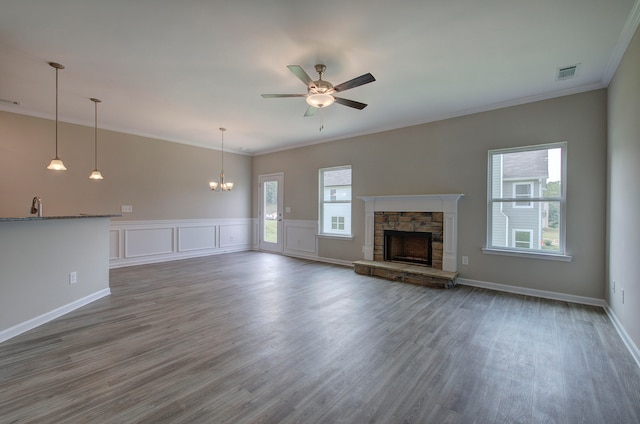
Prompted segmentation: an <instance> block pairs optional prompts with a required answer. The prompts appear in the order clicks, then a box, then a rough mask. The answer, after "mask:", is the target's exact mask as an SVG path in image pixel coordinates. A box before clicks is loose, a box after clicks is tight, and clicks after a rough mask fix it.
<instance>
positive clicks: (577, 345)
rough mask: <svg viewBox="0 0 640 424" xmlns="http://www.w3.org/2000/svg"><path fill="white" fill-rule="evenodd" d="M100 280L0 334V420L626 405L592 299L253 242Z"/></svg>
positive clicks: (385, 414) (622, 380)
mask: <svg viewBox="0 0 640 424" xmlns="http://www.w3.org/2000/svg"><path fill="white" fill-rule="evenodd" d="M110 280H111V291H112V294H111V296H109V297H106V298H103V299H100V300H98V301H96V302H94V303H92V304H90V305H87V306H85V307H83V308H81V309H78V310H76V311H74V312H72V313H70V314H67V315H65V316H63V317H61V318H59V319H57V320H55V321H52V322H50V323H48V324H45V325H43V326H41V327H39V328H37V329H35V330H32V331H29V332H28V333H25V334H23V335H20V336H18V337H15V338H13V339H11V340H9V341H6V342H4V343H2V344H0V422H2V423H26V422H29V423H31V422H36V423H133V422H136V423H137V422H143V423H160V422H171V423H254V422H255V423H258V422H265V423H338V422H345V423H360V422H376V423H396V422H397V423H638V422H640V368H639V367H638V366H637V365H636V363H635V362H634V360H633V358H632V357H631V355H630V354H629V352H628V351H627V350H626V348H625V346H624V344H623V343H622V341H621V339H620V338H619V336H618V335H617V333H616V331H615V329H614V328H613V326H612V324H611V323H610V321H609V319H608V318H607V316H606V314H605V313H604V311H603V310H602V309H600V308H596V307H590V306H583V305H577V304H569V303H566V302H559V301H551V300H545V299H538V298H532V297H527V296H521V295H512V294H505V293H499V292H494V291H489V290H483V289H477V288H471V287H464V286H462V287H456V288H454V289H451V290H442V289H430V288H424V287H419V286H411V285H406V284H401V283H393V282H389V281H386V280H382V279H377V278H372V277H365V276H361V275H357V274H355V273H354V272H353V270H352V269H350V268H345V267H339V266H333V265H327V264H319V263H312V262H308V261H304V260H298V259H293V258H288V257H283V256H279V255H271V254H264V253H257V252H244V253H234V254H227V255H220V256H212V257H207V258H199V259H189V260H183V261H175V262H168V263H162V264H154V265H143V266H136V267H129V268H121V269H114V270H111V277H110Z"/></svg>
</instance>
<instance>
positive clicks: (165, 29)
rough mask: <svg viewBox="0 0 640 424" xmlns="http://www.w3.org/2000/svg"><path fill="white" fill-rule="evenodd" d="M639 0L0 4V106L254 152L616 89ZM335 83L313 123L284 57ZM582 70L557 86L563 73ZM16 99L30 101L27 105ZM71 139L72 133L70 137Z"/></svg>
mask: <svg viewBox="0 0 640 424" xmlns="http://www.w3.org/2000/svg"><path fill="white" fill-rule="evenodd" d="M639 3H640V0H510V1H504V0H483V1H478V0H415V1H412V0H398V1H389V0H358V1H349V0H342V1H334V0H324V1H317V0H316V1H310V0H281V1H277V0H272V1H264V0H253V1H250V0H234V1H233V2H231V1H222V0H218V1H212V0H183V1H179V2H178V1H175V0H108V1H107V0H56V1H51V0H29V1H25V0H0V99H3V100H2V101H0V109H1V110H5V111H11V112H16V113H21V114H27V115H34V116H42V117H47V118H52V117H53V116H54V113H55V70H54V69H53V68H51V67H50V66H49V65H48V64H47V62H49V61H54V62H59V63H61V64H63V65H65V66H66V69H65V70H62V71H60V74H59V86H60V96H59V104H60V106H59V109H60V119H61V120H62V121H67V122H73V123H79V124H84V125H88V126H93V125H94V105H93V103H92V102H91V101H90V100H89V98H90V97H97V98H100V99H101V100H102V103H101V104H100V105H99V109H98V126H99V127H100V128H108V129H112V130H117V131H122V132H126V133H132V134H140V135H146V136H150V137H154V138H159V139H163V140H169V141H176V142H182V143H186V144H193V145H197V146H203V147H211V148H218V147H219V144H220V132H219V131H218V128H219V127H222V126H224V127H226V128H227V129H228V131H227V133H226V134H225V148H229V149H230V150H233V151H237V152H244V153H246V154H250V155H254V154H260V153H264V152H269V151H276V150H282V149H287V148H291V147H294V146H299V145H305V144H313V143H320V142H324V141H330V140H335V139H340V138H345V137H349V136H353V135H358V134H366V133H374V132H379V131H383V130H388V129H393V128H400V127H405V126H409V125H414V124H420V123H424V122H430V121H435V120H439V119H443V118H448V117H453V116H459V115H464V114H467V113H472V112H477V111H482V110H490V109H494V108H498V107H502V106H508V105H513V104H519V103H524V102H527V101H531V100H538V99H544V98H551V97H556V96H560V95H564V94H570V93H577V92H582V91H586V90H591V89H595V88H601V87H606V86H607V85H608V83H609V81H610V79H611V77H612V76H613V73H614V71H615V68H616V66H617V65H618V62H619V60H620V58H621V56H622V54H623V53H624V49H625V48H626V46H627V44H628V42H629V40H630V38H631V36H632V35H633V33H634V31H635V29H636V28H637V26H638V20H639V15H640V12H639V10H640V7H639V6H638V4H639ZM316 63H324V64H326V65H327V71H326V74H325V75H324V79H325V80H328V81H331V82H332V83H333V84H334V85H337V84H339V83H341V82H344V81H346V80H349V79H351V78H354V77H357V76H359V75H362V74H364V73H367V72H371V73H372V74H373V75H374V77H375V78H376V80H377V81H375V82H373V83H370V84H367V85H364V86H361V87H357V88H354V89H352V90H349V91H346V92H343V93H340V94H341V97H345V98H348V99H352V100H357V101H360V102H364V103H368V104H369V106H368V107H367V108H366V109H364V110H362V111H358V110H355V109H351V108H348V107H345V106H342V105H339V104H334V105H332V106H331V107H329V108H327V109H325V110H324V111H323V112H324V113H323V116H322V118H323V123H324V130H323V131H319V127H320V125H321V116H320V113H317V114H316V115H315V116H314V117H309V118H305V117H303V114H304V112H305V110H306V107H307V105H306V103H305V101H304V98H283V99H264V98H262V97H261V96H260V94H262V93H301V94H302V93H305V92H306V88H305V85H304V84H303V83H302V82H301V81H300V80H299V79H297V78H296V77H295V76H294V75H293V74H292V73H291V72H290V71H289V70H288V69H287V65H291V64H298V65H301V66H302V67H303V68H304V69H305V70H306V71H307V72H308V73H309V75H310V76H311V77H313V79H317V78H316V77H317V74H315V72H314V69H313V67H314V65H315V64H316ZM578 63H579V64H580V67H579V70H578V74H577V76H576V77H575V78H572V79H569V80H564V81H558V80H556V72H557V69H558V68H559V67H564V66H567V65H573V64H578ZM4 100H10V101H18V102H20V105H19V106H15V105H12V104H10V103H7V102H5V101H4ZM61 142H64V141H63V140H61Z"/></svg>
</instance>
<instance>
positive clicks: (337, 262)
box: [283, 252, 353, 268]
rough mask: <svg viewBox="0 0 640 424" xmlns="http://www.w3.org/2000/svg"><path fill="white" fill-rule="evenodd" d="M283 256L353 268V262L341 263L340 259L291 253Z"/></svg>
mask: <svg viewBox="0 0 640 424" xmlns="http://www.w3.org/2000/svg"><path fill="white" fill-rule="evenodd" d="M283 255H284V256H290V257H292V258H298V259H308V260H310V261H315V262H324V263H327V264H333V265H341V266H346V267H351V268H353V261H343V260H342V259H332V258H323V257H320V256H315V255H301V254H298V253H291V252H285V253H283Z"/></svg>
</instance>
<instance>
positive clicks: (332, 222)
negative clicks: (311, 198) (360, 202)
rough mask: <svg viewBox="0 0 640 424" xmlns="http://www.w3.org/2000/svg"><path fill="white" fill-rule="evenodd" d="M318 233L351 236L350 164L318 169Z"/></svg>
mask: <svg viewBox="0 0 640 424" xmlns="http://www.w3.org/2000/svg"><path fill="white" fill-rule="evenodd" d="M319 180H320V190H319V193H320V201H319V204H320V211H319V216H320V234H324V235H335V236H351V166H350V165H348V166H338V167H334V168H323V169H320V175H319Z"/></svg>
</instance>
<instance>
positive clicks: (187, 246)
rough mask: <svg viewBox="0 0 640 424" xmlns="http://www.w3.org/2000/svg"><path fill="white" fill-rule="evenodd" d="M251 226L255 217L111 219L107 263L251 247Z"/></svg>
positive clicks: (126, 263)
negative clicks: (164, 219) (159, 219)
mask: <svg viewBox="0 0 640 424" xmlns="http://www.w3.org/2000/svg"><path fill="white" fill-rule="evenodd" d="M254 228H255V219H251V218H246V219H245V218H239V219H185V220H166V221H111V225H110V228H109V266H110V268H118V267H122V266H129V265H140V264H146V263H155V262H164V261H171V260H175V259H185V258H193V257H198V256H208V255H217V254H221V253H229V252H240V251H245V250H251V249H252V247H253V245H254V238H255V236H254V234H253V232H254Z"/></svg>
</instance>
